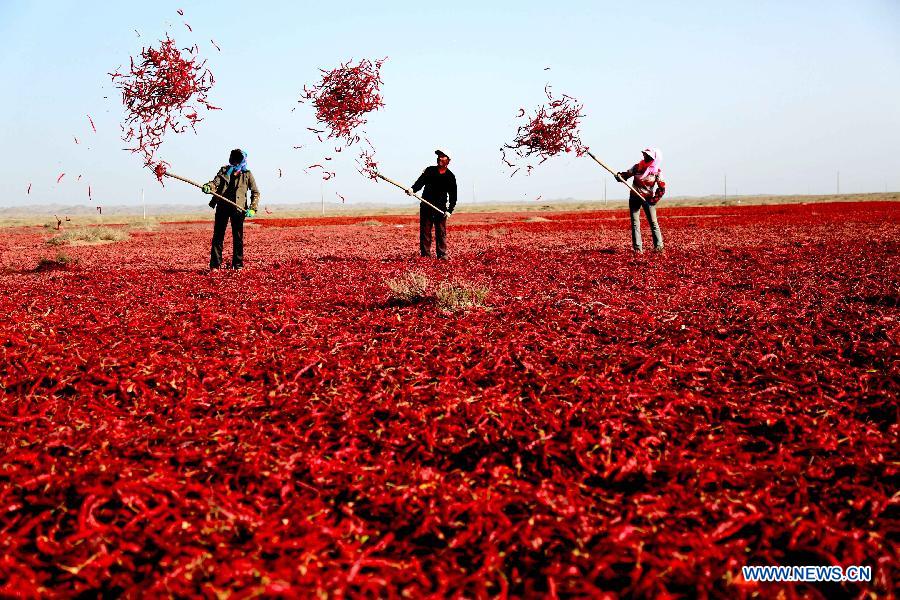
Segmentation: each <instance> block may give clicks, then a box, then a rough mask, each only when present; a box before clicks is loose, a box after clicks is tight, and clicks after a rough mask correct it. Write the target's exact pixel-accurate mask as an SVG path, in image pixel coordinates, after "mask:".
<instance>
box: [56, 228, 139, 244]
mask: <svg viewBox="0 0 900 600" xmlns="http://www.w3.org/2000/svg"><path fill="white" fill-rule="evenodd" d="M127 239H128V233H127V232H125V231H122V230H121V229H112V228H111V227H85V228H83V229H73V230H71V231H67V232H65V233H63V234H62V235H58V236H56V237H54V238H50V239H49V240H47V243H48V244H51V245H54V246H61V245H63V244H77V243H83V244H99V243H103V242H121V241H122V240H127Z"/></svg>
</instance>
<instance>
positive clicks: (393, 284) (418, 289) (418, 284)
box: [387, 271, 428, 304]
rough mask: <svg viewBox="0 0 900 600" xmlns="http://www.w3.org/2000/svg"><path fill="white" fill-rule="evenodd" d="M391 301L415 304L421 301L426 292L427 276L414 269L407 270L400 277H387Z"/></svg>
mask: <svg viewBox="0 0 900 600" xmlns="http://www.w3.org/2000/svg"><path fill="white" fill-rule="evenodd" d="M387 284H388V287H389V288H390V289H391V298H390V299H391V302H392V303H394V304H415V303H417V302H421V301H422V300H423V299H424V298H425V294H426V293H427V292H428V278H427V277H425V275H423V274H422V273H418V272H416V271H407V272H406V273H404V274H403V276H402V277H398V278H396V279H389V280H388V282H387Z"/></svg>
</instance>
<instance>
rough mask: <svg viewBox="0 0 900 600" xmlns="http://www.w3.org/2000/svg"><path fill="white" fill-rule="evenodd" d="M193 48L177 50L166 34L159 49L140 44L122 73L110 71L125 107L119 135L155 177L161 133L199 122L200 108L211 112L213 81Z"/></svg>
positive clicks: (180, 130) (180, 131) (195, 48)
mask: <svg viewBox="0 0 900 600" xmlns="http://www.w3.org/2000/svg"><path fill="white" fill-rule="evenodd" d="M198 52H199V50H198V48H197V46H196V45H195V46H193V47H191V48H185V49H179V48H178V46H177V45H176V43H175V41H174V40H173V39H171V38H170V37H168V36H166V39H165V40H162V41H161V42H160V45H159V48H153V47H148V48H144V49H143V50H142V51H141V53H140V55H139V56H138V58H137V59H135V58H132V59H131V67H130V69H129V71H128V72H127V73H120V72H118V71H116V72H114V73H110V77H111V78H112V80H113V83H114V84H115V85H116V87H117V88H118V89H119V90H120V91H121V93H122V103H123V104H124V106H125V119H124V123H123V125H122V132H123V135H122V139H123V140H124V141H125V142H126V143H128V144H131V146H130V147H129V148H128V149H129V150H131V151H132V152H135V153H139V154H141V155H143V158H144V163H145V165H146V166H148V167H149V168H151V169H152V170H154V171H155V172H156V174H157V177H160V174H159V171H158V168H157V167H158V164H157V162H156V161H155V159H154V157H155V155H156V151H157V150H158V149H159V147H160V145H161V144H162V140H163V136H164V135H165V133H166V132H167V131H173V132H175V133H182V132H184V131H186V130H187V128H188V127H190V128H192V129H194V127H195V126H196V124H197V123H198V122H200V121H201V120H202V119H201V117H200V116H199V115H198V114H197V111H198V109H199V108H200V107H203V108H206V109H207V110H217V107H215V106H213V105H212V104H210V103H209V101H208V97H207V94H208V93H209V91H210V89H211V88H212V86H213V83H214V82H215V79H214V78H213V75H212V73H210V71H209V69H207V68H206V61H201V60H200V59H199V57H198ZM162 168H163V169H164V168H165V167H164V166H163V167H162ZM160 181H161V179H160Z"/></svg>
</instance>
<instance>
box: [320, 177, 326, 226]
mask: <svg viewBox="0 0 900 600" xmlns="http://www.w3.org/2000/svg"><path fill="white" fill-rule="evenodd" d="M319 197H320V198H321V199H322V216H323V217H324V216H325V183H324V182H322V181H320V182H319Z"/></svg>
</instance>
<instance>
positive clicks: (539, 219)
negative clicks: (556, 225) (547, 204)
mask: <svg viewBox="0 0 900 600" xmlns="http://www.w3.org/2000/svg"><path fill="white" fill-rule="evenodd" d="M525 222H526V223H549V222H550V219H545V218H544V217H528V218H527V219H525Z"/></svg>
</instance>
